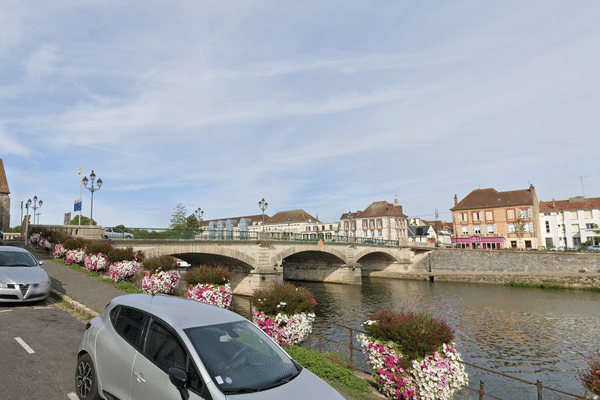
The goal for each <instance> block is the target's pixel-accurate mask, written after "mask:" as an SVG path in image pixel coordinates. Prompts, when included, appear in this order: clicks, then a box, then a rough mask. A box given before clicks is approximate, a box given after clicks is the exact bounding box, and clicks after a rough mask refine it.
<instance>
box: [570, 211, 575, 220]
mask: <svg viewBox="0 0 600 400" xmlns="http://www.w3.org/2000/svg"><path fill="white" fill-rule="evenodd" d="M569 214H570V215H571V220H576V219H577V211H571V212H570V213H569Z"/></svg>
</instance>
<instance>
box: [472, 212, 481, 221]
mask: <svg viewBox="0 0 600 400" xmlns="http://www.w3.org/2000/svg"><path fill="white" fill-rule="evenodd" d="M473 221H481V213H480V212H474V213H473Z"/></svg>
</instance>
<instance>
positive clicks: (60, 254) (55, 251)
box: [52, 244, 67, 258]
mask: <svg viewBox="0 0 600 400" xmlns="http://www.w3.org/2000/svg"><path fill="white" fill-rule="evenodd" d="M65 254H67V250H66V249H65V248H64V246H63V245H62V244H55V245H54V246H52V257H53V258H65Z"/></svg>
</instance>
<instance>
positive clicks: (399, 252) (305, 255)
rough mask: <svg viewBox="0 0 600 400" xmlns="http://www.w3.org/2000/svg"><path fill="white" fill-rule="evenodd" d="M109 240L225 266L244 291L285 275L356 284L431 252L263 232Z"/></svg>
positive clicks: (147, 251) (239, 291)
mask: <svg viewBox="0 0 600 400" xmlns="http://www.w3.org/2000/svg"><path fill="white" fill-rule="evenodd" d="M350 239H352V238H350ZM112 243H113V246H114V247H133V249H134V250H136V251H142V252H143V253H144V254H145V255H146V258H152V257H159V256H162V255H170V256H173V257H177V258H179V259H181V260H184V261H187V262H188V263H190V264H192V265H198V264H223V265H226V266H228V267H229V269H231V270H233V271H234V272H235V278H234V280H233V282H232V287H233V289H234V292H235V293H237V294H246V295H250V294H252V292H253V291H254V290H255V289H258V288H262V287H266V286H268V285H270V284H271V282H273V281H282V280H288V279H290V280H301V281H317V282H332V283H342V284H361V282H362V276H363V275H371V274H372V273H376V272H377V271H384V270H387V271H389V270H395V271H398V272H402V271H404V272H408V271H410V269H411V267H412V265H413V261H415V258H418V253H424V252H425V251H427V250H432V248H431V246H419V245H418V244H416V243H410V244H409V243H400V245H398V244H397V245H395V246H391V245H374V244H361V243H356V242H353V241H352V240H350V242H323V241H322V240H319V241H318V242H317V241H313V242H308V241H307V242H303V241H285V240H273V239H271V238H269V237H268V236H267V235H264V236H259V237H258V238H254V239H250V240H239V239H238V240H206V239H200V240H199V239H187V240H186V239H183V240H161V239H140V240H137V239H134V240H114V241H112Z"/></svg>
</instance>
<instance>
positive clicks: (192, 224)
mask: <svg viewBox="0 0 600 400" xmlns="http://www.w3.org/2000/svg"><path fill="white" fill-rule="evenodd" d="M199 226H200V223H199V221H198V217H196V215H195V214H190V215H188V216H187V218H186V219H185V228H186V229H193V230H196V229H198V227H199Z"/></svg>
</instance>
